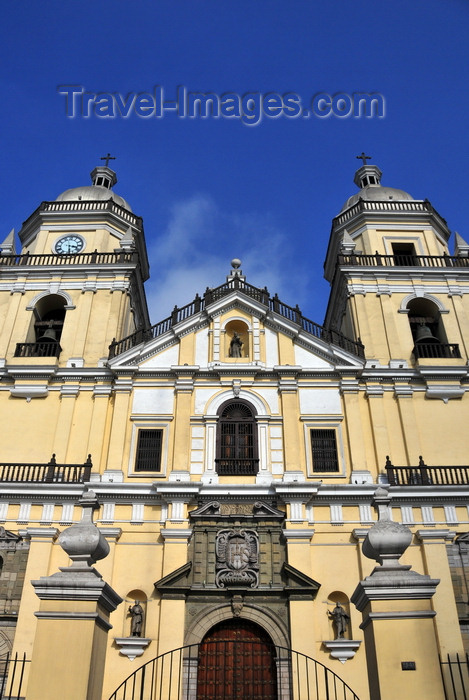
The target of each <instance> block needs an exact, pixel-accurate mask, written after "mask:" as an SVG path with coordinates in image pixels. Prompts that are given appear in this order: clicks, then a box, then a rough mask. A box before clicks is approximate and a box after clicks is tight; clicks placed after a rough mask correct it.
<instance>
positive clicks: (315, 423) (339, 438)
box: [302, 416, 345, 479]
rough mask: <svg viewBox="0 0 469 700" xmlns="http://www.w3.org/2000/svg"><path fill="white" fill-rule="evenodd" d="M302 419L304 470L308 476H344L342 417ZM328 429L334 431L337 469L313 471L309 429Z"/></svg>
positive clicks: (329, 477)
mask: <svg viewBox="0 0 469 700" xmlns="http://www.w3.org/2000/svg"><path fill="white" fill-rule="evenodd" d="M302 420H303V421H304V427H303V430H304V440H305V452H306V470H307V475H308V476H309V477H315V478H320V477H321V476H324V477H326V476H327V478H328V479H334V478H338V477H344V476H345V451H344V438H343V431H342V425H341V421H342V417H341V416H338V417H337V418H336V417H335V416H334V417H330V416H328V417H327V418H320V417H314V418H302ZM319 428H324V429H330V430H334V431H335V435H336V446H337V460H338V463H339V469H338V471H336V472H321V471H313V452H312V448H311V430H314V429H319Z"/></svg>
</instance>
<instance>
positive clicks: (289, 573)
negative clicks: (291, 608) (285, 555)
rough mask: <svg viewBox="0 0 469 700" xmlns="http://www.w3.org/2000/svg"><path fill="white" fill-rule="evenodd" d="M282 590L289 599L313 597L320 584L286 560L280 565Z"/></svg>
mask: <svg viewBox="0 0 469 700" xmlns="http://www.w3.org/2000/svg"><path fill="white" fill-rule="evenodd" d="M282 579H283V581H284V591H285V593H287V595H288V596H289V598H290V599H293V600H295V599H301V600H304V599H305V598H306V599H314V598H315V597H316V595H317V592H318V590H319V588H320V587H321V584H320V583H318V582H317V581H315V580H314V579H312V578H311V577H310V576H307V575H306V574H304V573H303V572H302V571H299V570H298V569H296V568H295V567H294V566H292V565H291V564H287V563H286V562H285V563H284V564H283V566H282Z"/></svg>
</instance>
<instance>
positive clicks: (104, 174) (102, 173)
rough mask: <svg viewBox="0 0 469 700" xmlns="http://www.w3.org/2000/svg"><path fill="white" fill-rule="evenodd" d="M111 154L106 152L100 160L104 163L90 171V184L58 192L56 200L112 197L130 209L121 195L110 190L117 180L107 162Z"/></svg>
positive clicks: (89, 199) (105, 199) (93, 199)
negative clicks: (104, 163) (104, 162)
mask: <svg viewBox="0 0 469 700" xmlns="http://www.w3.org/2000/svg"><path fill="white" fill-rule="evenodd" d="M110 159H111V156H110V155H109V154H108V155H107V156H105V157H104V158H102V159H101V160H105V161H106V165H98V166H96V168H94V170H92V172H91V173H90V176H91V182H92V184H91V185H83V186H82V187H72V188H71V189H68V190H65V192H62V194H59V196H58V197H57V199H56V200H55V201H56V202H76V201H77V200H83V201H85V202H89V201H102V202H103V201H108V200H109V199H112V200H113V202H115V203H116V204H118V205H119V206H121V207H123V208H124V209H127V210H128V211H132V207H131V206H130V204H129V203H128V202H126V200H125V199H124V198H123V197H120V196H119V195H118V194H116V193H115V192H113V191H112V187H113V186H114V185H115V184H116V182H117V176H116V173H115V172H114V170H112V169H111V168H110V167H109V165H108V162H109V160H110Z"/></svg>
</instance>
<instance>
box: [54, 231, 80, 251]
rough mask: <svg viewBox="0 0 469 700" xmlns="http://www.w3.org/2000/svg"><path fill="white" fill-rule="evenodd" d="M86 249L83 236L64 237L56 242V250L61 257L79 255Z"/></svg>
mask: <svg viewBox="0 0 469 700" xmlns="http://www.w3.org/2000/svg"><path fill="white" fill-rule="evenodd" d="M84 247H85V241H84V240H83V238H82V237H81V236H72V235H71V236H62V238H59V240H58V241H56V243H55V246H54V249H55V252H56V253H58V254H59V255H64V254H69V255H70V254H73V253H79V252H80V251H81V250H83V248H84Z"/></svg>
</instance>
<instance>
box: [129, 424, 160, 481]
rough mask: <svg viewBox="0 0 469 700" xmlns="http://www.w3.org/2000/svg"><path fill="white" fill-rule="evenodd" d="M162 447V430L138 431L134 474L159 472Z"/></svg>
mask: <svg viewBox="0 0 469 700" xmlns="http://www.w3.org/2000/svg"><path fill="white" fill-rule="evenodd" d="M162 446H163V430H162V429H154V428H152V429H151V430H139V431H138V441H137V455H136V458H135V471H136V472H159V471H161V452H162Z"/></svg>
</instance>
